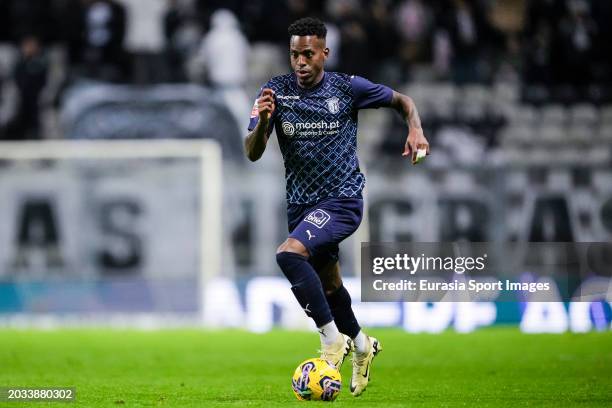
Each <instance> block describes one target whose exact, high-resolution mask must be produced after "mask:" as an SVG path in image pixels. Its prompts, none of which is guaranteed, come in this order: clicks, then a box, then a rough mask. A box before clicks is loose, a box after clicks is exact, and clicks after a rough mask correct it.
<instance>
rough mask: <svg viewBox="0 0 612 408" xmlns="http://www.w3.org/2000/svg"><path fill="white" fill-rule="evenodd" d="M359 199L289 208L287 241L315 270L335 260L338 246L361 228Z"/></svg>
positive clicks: (361, 210) (328, 201)
mask: <svg viewBox="0 0 612 408" xmlns="http://www.w3.org/2000/svg"><path fill="white" fill-rule="evenodd" d="M362 216H363V200H362V199H361V198H327V199H324V200H322V201H319V202H318V203H316V204H313V205H297V204H289V205H288V207H287V220H288V224H289V237H290V238H295V239H297V240H298V241H300V242H301V243H302V244H304V246H305V247H306V249H308V253H309V254H310V263H311V264H313V266H314V267H315V269H318V267H324V266H326V265H328V264H329V263H330V262H334V263H335V262H336V261H337V260H338V244H340V242H342V241H343V240H344V239H346V238H348V237H349V236H350V235H351V234H352V233H353V232H355V230H357V228H358V227H359V224H361V218H362Z"/></svg>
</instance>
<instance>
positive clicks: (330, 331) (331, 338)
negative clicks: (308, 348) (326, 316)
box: [319, 320, 340, 346]
mask: <svg viewBox="0 0 612 408" xmlns="http://www.w3.org/2000/svg"><path fill="white" fill-rule="evenodd" d="M338 336H340V331H339V330H338V328H337V327H336V322H334V321H333V320H332V321H331V322H329V323H327V324H324V325H323V326H321V327H319V337H320V338H321V344H322V345H324V346H331V345H332V344H334V343H336V342H337V341H338Z"/></svg>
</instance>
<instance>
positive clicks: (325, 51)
mask: <svg viewBox="0 0 612 408" xmlns="http://www.w3.org/2000/svg"><path fill="white" fill-rule="evenodd" d="M323 55H325V58H327V57H329V48H327V47H325V49H323Z"/></svg>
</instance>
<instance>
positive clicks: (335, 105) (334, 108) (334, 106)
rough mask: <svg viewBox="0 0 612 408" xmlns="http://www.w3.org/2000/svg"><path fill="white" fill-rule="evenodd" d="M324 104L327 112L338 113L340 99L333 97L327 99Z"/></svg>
mask: <svg viewBox="0 0 612 408" xmlns="http://www.w3.org/2000/svg"><path fill="white" fill-rule="evenodd" d="M325 103H327V110H328V111H330V112H331V113H338V112H340V99H338V98H336V97H335V96H333V97H331V98H329V99H328V100H326V101H325Z"/></svg>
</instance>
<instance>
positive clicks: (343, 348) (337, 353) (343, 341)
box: [321, 334, 353, 370]
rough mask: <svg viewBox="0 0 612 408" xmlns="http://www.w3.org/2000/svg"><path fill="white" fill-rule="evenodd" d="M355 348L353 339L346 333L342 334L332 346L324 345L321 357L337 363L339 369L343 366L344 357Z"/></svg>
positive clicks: (334, 363)
mask: <svg viewBox="0 0 612 408" xmlns="http://www.w3.org/2000/svg"><path fill="white" fill-rule="evenodd" d="M352 350H353V340H351V338H350V337H349V336H347V335H345V334H340V336H338V340H337V341H336V343H334V344H332V345H331V346H323V350H321V358H322V359H323V360H327V361H329V362H330V363H331V364H333V365H335V366H336V368H338V370H340V367H342V363H343V362H344V358H345V357H346V356H348V355H349V353H350V352H351V351H352Z"/></svg>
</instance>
